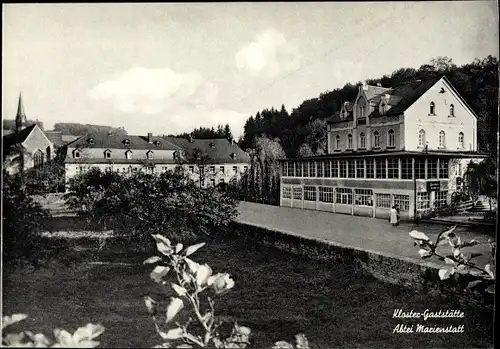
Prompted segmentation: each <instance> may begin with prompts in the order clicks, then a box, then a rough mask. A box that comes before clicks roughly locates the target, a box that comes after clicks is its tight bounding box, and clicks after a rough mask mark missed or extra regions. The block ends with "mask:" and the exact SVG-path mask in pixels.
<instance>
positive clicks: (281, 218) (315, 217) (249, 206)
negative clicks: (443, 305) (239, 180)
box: [237, 202, 490, 266]
mask: <svg viewBox="0 0 500 349" xmlns="http://www.w3.org/2000/svg"><path fill="white" fill-rule="evenodd" d="M238 209H239V212H240V214H239V216H238V219H237V220H238V221H239V222H242V223H248V224H252V225H258V226H263V227H268V228H272V229H277V230H280V231H284V232H287V233H289V234H293V235H300V236H306V237H312V238H319V239H325V240H329V241H332V242H334V243H338V244H341V245H347V246H351V247H354V248H359V249H363V250H369V251H372V252H376V253H380V254H384V255H388V256H395V257H403V258H405V259H407V258H410V259H412V260H414V261H415V262H417V263H421V262H423V261H422V259H421V258H420V257H419V255H418V249H417V247H415V246H413V239H412V238H411V237H410V236H409V234H408V233H409V232H410V231H411V230H414V229H416V230H419V231H422V232H424V233H426V234H427V235H428V236H429V237H430V238H431V239H436V237H437V234H438V233H439V232H440V231H442V230H444V229H446V226H444V225H440V224H427V223H422V224H420V225H418V226H417V225H415V224H414V223H402V224H400V225H399V226H397V227H393V226H392V225H391V224H390V223H389V222H388V221H387V220H384V219H377V218H367V217H358V216H350V215H343V214H335V213H329V212H321V211H315V210H304V209H298V208H290V207H278V206H271V205H263V204H256V203H250V202H241V203H240V204H239V207H238ZM467 229H468V228H463V227H458V228H457V229H456V233H457V234H458V235H459V236H460V238H461V239H462V240H463V239H466V240H470V239H475V240H477V241H478V242H479V243H480V244H479V245H477V246H474V247H470V248H467V249H465V250H464V251H470V252H481V253H483V254H484V255H487V256H488V257H489V251H490V250H489V244H488V238H490V236H489V235H486V234H485V233H483V232H481V231H480V230H479V231H470V230H467ZM442 248H444V252H451V248H450V247H449V245H444V246H443V247H442ZM439 251H440V250H438V252H439ZM433 260H434V261H437V259H436V260H435V259H434V258H433ZM475 260H476V261H477V262H478V264H482V265H483V266H484V264H485V263H486V262H487V258H483V257H479V258H477V259H475Z"/></svg>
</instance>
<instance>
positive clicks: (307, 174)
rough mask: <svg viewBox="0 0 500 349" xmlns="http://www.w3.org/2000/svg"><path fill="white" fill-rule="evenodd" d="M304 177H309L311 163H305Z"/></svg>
mask: <svg viewBox="0 0 500 349" xmlns="http://www.w3.org/2000/svg"><path fill="white" fill-rule="evenodd" d="M302 165H303V169H304V177H309V162H307V161H306V162H303V163H302Z"/></svg>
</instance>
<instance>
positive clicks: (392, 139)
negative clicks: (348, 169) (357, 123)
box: [335, 129, 396, 150]
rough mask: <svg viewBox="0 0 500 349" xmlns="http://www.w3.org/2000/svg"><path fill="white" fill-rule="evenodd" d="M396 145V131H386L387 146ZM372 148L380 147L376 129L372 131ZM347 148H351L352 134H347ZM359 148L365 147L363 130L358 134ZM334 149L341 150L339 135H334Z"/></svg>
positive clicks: (378, 134)
mask: <svg viewBox="0 0 500 349" xmlns="http://www.w3.org/2000/svg"><path fill="white" fill-rule="evenodd" d="M395 146H396V133H395V132H394V130H392V129H391V130H389V131H387V147H395ZM373 148H380V133H379V132H378V131H374V132H373ZM347 149H348V150H352V149H353V145H352V134H350V133H349V134H348V135H347ZM359 149H366V136H365V134H364V133H363V132H361V133H360V134H359ZM335 150H341V146H340V135H337V136H335Z"/></svg>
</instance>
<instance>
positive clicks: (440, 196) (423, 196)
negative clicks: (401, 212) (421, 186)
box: [417, 190, 448, 210]
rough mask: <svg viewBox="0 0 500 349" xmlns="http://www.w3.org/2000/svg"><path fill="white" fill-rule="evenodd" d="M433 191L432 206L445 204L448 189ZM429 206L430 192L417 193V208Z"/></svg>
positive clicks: (427, 207)
mask: <svg viewBox="0 0 500 349" xmlns="http://www.w3.org/2000/svg"><path fill="white" fill-rule="evenodd" d="M435 193H436V194H435V197H434V207H435V208H439V207H443V206H445V205H446V203H447V198H448V191H446V190H442V191H437V192H435ZM429 208H431V193H430V192H424V193H417V209H418V210H425V209H429Z"/></svg>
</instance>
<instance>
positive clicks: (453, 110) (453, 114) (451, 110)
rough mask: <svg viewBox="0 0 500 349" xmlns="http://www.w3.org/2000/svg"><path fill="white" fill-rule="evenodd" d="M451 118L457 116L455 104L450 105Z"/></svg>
mask: <svg viewBox="0 0 500 349" xmlns="http://www.w3.org/2000/svg"><path fill="white" fill-rule="evenodd" d="M450 116H451V117H454V116H455V106H454V105H453V104H450Z"/></svg>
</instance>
